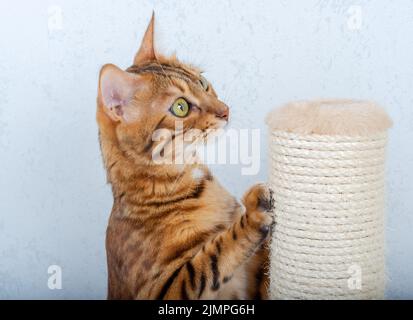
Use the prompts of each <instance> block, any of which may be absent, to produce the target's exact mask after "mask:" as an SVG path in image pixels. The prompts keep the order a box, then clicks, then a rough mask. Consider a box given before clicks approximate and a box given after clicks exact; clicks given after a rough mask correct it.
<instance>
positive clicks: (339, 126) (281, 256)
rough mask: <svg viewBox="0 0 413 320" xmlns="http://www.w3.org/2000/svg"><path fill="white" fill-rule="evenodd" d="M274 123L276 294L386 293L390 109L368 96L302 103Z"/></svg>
mask: <svg viewBox="0 0 413 320" xmlns="http://www.w3.org/2000/svg"><path fill="white" fill-rule="evenodd" d="M267 124H268V126H269V129H270V136H269V156H270V170H269V184H270V187H271V188H272V189H273V190H274V195H275V201H276V205H275V217H276V218H275V219H276V226H275V229H274V233H273V238H272V240H271V266H270V297H271V298H272V299H382V298H384V282H385V273H384V160H385V146H386V131H387V129H388V128H389V127H390V125H391V121H390V119H389V118H388V116H387V115H386V113H385V112H384V111H383V110H382V109H381V108H380V107H378V106H377V105H375V104H373V103H369V102H361V101H350V100H333V101H311V102H296V103H290V104H287V105H285V106H283V107H281V108H279V109H276V110H274V111H273V112H271V113H270V114H269V115H268V117H267Z"/></svg>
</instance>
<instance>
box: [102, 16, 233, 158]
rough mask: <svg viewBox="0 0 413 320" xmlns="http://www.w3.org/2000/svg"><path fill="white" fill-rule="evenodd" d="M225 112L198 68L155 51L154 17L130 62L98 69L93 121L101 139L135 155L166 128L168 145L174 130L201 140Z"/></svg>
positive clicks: (142, 154) (144, 154) (146, 154)
mask: <svg viewBox="0 0 413 320" xmlns="http://www.w3.org/2000/svg"><path fill="white" fill-rule="evenodd" d="M228 116H229V110H228V107H227V106H226V105H225V104H224V103H223V102H221V101H220V100H219V99H218V97H217V95H216V93H215V91H214V89H213V87H212V85H211V84H210V83H209V82H208V81H207V80H206V79H205V78H204V77H203V76H202V74H201V72H200V70H198V69H197V68H195V67H193V66H191V65H188V64H184V63H182V62H180V61H178V60H177V59H176V57H165V56H162V55H160V54H159V53H158V52H156V50H155V48H154V16H152V19H151V21H150V23H149V26H148V28H147V30H146V32H145V35H144V37H143V40H142V43H141V46H140V49H139V50H138V52H137V53H136V55H135V58H134V61H133V65H132V66H131V67H129V68H128V69H126V70H125V71H124V70H121V69H120V68H118V67H117V66H115V65H113V64H107V65H104V66H103V67H102V69H101V71H100V76H99V90H98V110H97V120H98V124H99V130H100V136H101V140H102V139H107V140H110V141H111V142H112V143H116V144H117V146H118V147H119V149H121V150H122V151H124V152H127V153H128V154H130V155H134V156H136V155H139V158H140V159H142V158H145V159H150V158H151V157H152V154H153V151H154V148H155V147H156V146H157V145H158V144H159V143H158V142H157V141H154V137H155V136H156V132H157V131H158V132H159V131H160V130H163V131H165V130H167V131H169V132H171V137H172V139H171V143H170V144H169V149H170V148H171V146H173V145H174V144H173V143H172V140H173V139H174V138H176V132H178V134H186V133H187V132H188V131H190V130H191V132H192V133H191V134H192V136H193V137H192V139H194V140H197V139H198V140H199V139H200V138H202V140H204V139H205V138H206V137H207V136H208V134H209V133H210V132H213V131H214V129H219V128H222V127H224V126H225V125H226V124H227V122H228ZM177 128H178V129H177ZM177 130H178V131H177ZM179 130H180V131H179ZM155 140H156V139H155ZM172 148H173V147H172Z"/></svg>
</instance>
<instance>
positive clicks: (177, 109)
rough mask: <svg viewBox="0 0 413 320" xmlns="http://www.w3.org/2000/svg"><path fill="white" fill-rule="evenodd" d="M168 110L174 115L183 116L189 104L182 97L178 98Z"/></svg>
mask: <svg viewBox="0 0 413 320" xmlns="http://www.w3.org/2000/svg"><path fill="white" fill-rule="evenodd" d="M170 110H171V112H172V113H173V114H174V115H175V116H177V117H180V118H183V117H186V116H187V115H188V113H189V104H188V102H187V101H186V100H185V99H184V98H178V99H176V100H175V102H174V103H173V105H172V107H171V109H170Z"/></svg>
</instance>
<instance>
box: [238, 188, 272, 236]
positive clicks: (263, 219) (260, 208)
mask: <svg viewBox="0 0 413 320" xmlns="http://www.w3.org/2000/svg"><path fill="white" fill-rule="evenodd" d="M242 202H243V204H244V206H245V208H246V214H247V216H248V220H251V222H252V223H253V224H254V225H255V226H256V227H257V228H258V229H259V231H260V233H261V234H263V235H264V236H266V235H267V234H268V233H269V232H270V230H271V229H272V228H273V226H274V214H273V210H274V192H273V191H272V190H271V189H270V188H268V187H267V186H266V185H265V184H264V183H260V184H256V185H254V186H253V187H252V188H251V189H250V190H248V191H247V192H246V193H245V195H244V197H243V200H242Z"/></svg>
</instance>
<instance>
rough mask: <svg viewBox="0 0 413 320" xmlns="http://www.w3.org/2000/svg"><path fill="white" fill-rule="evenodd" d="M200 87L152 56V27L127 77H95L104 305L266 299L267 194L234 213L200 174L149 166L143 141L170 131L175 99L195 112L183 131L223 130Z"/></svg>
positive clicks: (261, 191)
mask: <svg viewBox="0 0 413 320" xmlns="http://www.w3.org/2000/svg"><path fill="white" fill-rule="evenodd" d="M199 80H200V72H199V70H198V69H196V68H194V67H191V66H189V65H185V64H182V63H181V62H179V61H178V60H177V59H176V58H165V57H162V56H160V55H158V54H155V51H154V49H153V18H152V20H151V23H150V25H149V27H148V30H147V31H146V34H145V36H144V39H143V43H142V46H141V49H140V50H139V52H138V54H137V55H136V57H135V60H134V64H133V66H132V67H130V68H129V69H127V70H126V71H121V70H120V69H119V68H117V67H115V66H113V65H106V66H104V67H103V68H102V71H101V75H100V82H99V92H98V107H97V121H98V125H99V137H100V145H101V150H102V156H103V161H104V164H105V168H106V170H107V178H108V181H109V183H110V184H111V186H112V191H113V197H114V202H113V209H112V213H111V216H110V219H109V224H108V228H107V234H106V250H107V263H108V275H109V279H108V298H109V299H234V298H236V299H263V298H266V282H267V256H268V252H267V248H266V245H265V244H266V240H267V237H268V233H269V232H270V229H271V226H272V224H273V218H272V216H271V213H270V211H271V206H272V203H273V201H272V195H271V193H270V191H269V190H268V189H267V188H266V187H265V186H264V185H256V186H254V187H252V188H251V189H250V190H249V191H248V192H247V193H246V194H245V196H244V198H243V204H244V208H242V207H241V205H240V204H239V203H238V202H237V200H236V199H235V198H234V197H233V196H232V195H231V194H230V193H229V192H228V191H227V190H225V189H224V188H223V187H222V186H221V185H220V184H219V182H218V180H217V179H216V178H215V177H213V176H212V174H211V173H210V172H209V170H208V168H207V167H206V166H204V165H202V164H187V165H184V166H178V165H171V164H164V165H163V164H154V163H153V161H152V159H151V154H152V151H153V150H154V148H156V146H157V142H154V141H153V140H152V139H151V137H152V133H153V132H154V131H155V130H156V129H160V128H163V129H168V130H173V127H174V121H175V120H176V119H174V116H173V115H172V114H170V113H169V112H168V111H167V107H168V105H170V102H171V101H173V99H176V98H177V97H179V96H184V97H186V98H188V99H189V100H192V101H196V105H197V111H196V112H195V111H194V112H192V113H191V115H190V116H188V117H187V118H185V119H183V122H184V130H189V129H190V128H198V129H200V130H202V131H205V130H206V129H207V128H219V127H222V126H223V125H225V124H226V122H227V121H228V107H227V106H226V105H225V104H224V103H222V102H221V101H220V100H218V98H217V95H216V93H215V92H214V90H213V88H212V86H211V85H209V87H208V88H207V89H206V90H205V88H202V86H200V85H199ZM128 86H131V88H129V87H128ZM131 92H132V93H131ZM116 103H118V104H116ZM223 115H226V116H223ZM172 139H173V138H172Z"/></svg>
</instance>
